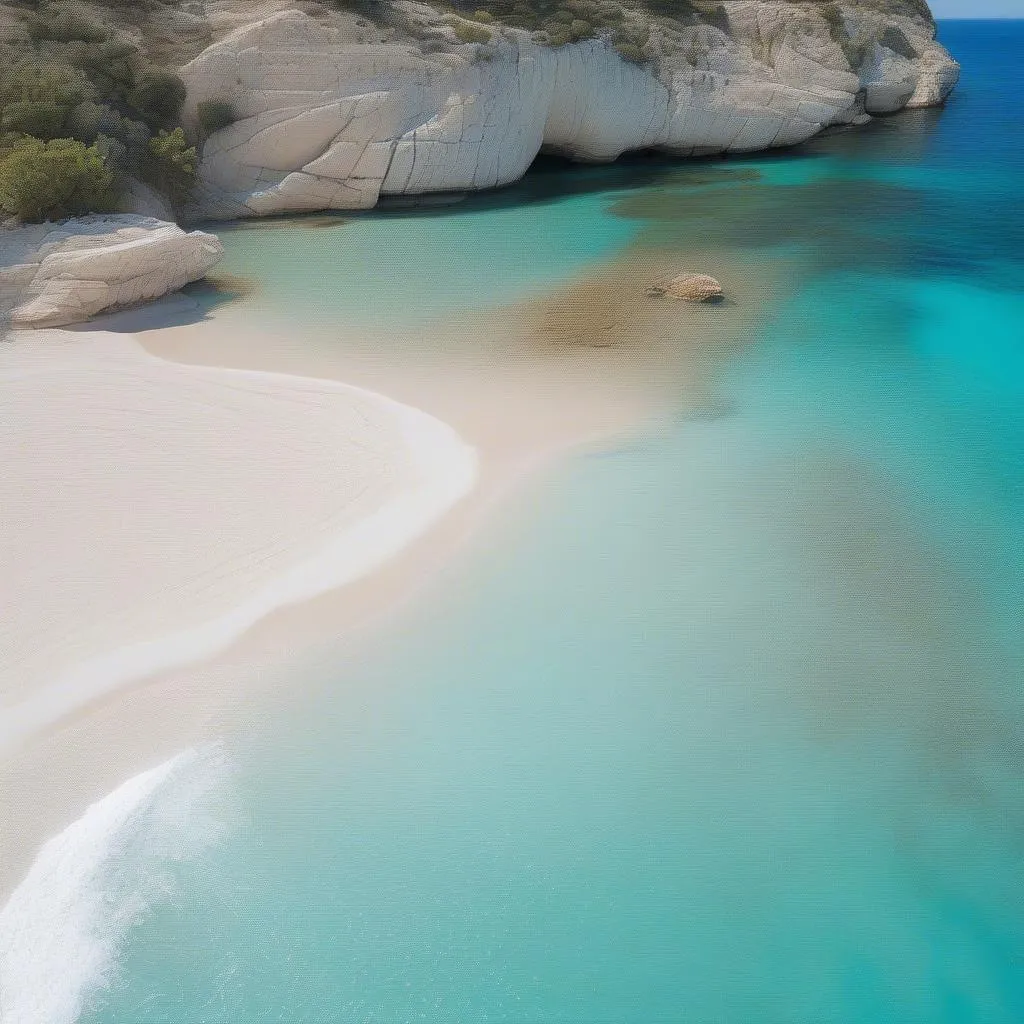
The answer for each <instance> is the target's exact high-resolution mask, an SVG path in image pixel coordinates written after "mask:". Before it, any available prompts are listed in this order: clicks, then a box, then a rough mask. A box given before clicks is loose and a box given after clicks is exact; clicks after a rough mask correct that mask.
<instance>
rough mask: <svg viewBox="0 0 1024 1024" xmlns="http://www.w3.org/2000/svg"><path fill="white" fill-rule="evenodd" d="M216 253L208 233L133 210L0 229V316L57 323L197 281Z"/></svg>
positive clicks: (18, 322) (32, 323) (23, 323)
mask: <svg viewBox="0 0 1024 1024" xmlns="http://www.w3.org/2000/svg"><path fill="white" fill-rule="evenodd" d="M223 253H224V249H223V247H222V246H221V243H220V241H219V240H218V239H217V237H216V236H214V235H209V234H206V233H205V232H202V231H192V232H188V233H186V232H185V231H183V230H182V229H181V228H179V227H178V226H177V225H176V224H169V223H167V222H166V221H161V220H155V219H153V218H151V217H140V216H137V215H133V214H122V215H110V216H104V215H93V216H89V217H83V218H81V219H80V220H69V221H65V222H63V223H61V224H34V225H31V226H29V227H22V228H16V229H14V230H5V231H0V316H2V317H3V318H4V319H7V320H9V322H10V324H11V325H12V326H15V327H58V326H62V325H66V324H72V323H78V322H80V321H82V320H87V319H88V318H89V317H91V316H94V315H95V314H97V313H100V312H102V311H104V310H108V309H113V308H117V307H120V306H130V305H134V304H136V303H140V302H146V301H148V300H150V299H156V298H159V297H160V296H162V295H166V294H168V293H169V292H173V291H177V290H178V289H179V288H181V287H183V286H184V285H186V284H188V283H189V282H190V281H197V280H198V279H199V278H201V277H203V276H204V275H205V274H206V272H207V271H208V270H209V269H210V268H211V267H212V266H214V264H216V263H217V262H218V260H220V258H221V257H222V255H223Z"/></svg>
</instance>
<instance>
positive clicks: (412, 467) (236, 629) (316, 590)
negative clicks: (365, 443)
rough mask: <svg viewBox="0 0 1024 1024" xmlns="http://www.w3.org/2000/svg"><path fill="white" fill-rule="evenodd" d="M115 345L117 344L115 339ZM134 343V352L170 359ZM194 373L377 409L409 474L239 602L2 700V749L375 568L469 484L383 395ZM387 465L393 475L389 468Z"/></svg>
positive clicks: (424, 428)
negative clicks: (390, 491)
mask: <svg viewBox="0 0 1024 1024" xmlns="http://www.w3.org/2000/svg"><path fill="white" fill-rule="evenodd" d="M57 334H58V335H59V334H60V332H57ZM103 338H104V335H103V334H102V332H87V333H77V334H76V336H75V339H76V340H75V344H76V345H80V346H87V345H89V344H90V343H91V342H99V341H101V340H102V339H103ZM47 340H48V339H47V338H46V337H45V336H44V337H42V338H41V337H38V336H33V337H29V338H26V339H24V340H23V341H15V342H14V343H13V344H14V345H15V346H20V347H21V348H22V350H23V349H24V347H25V346H31V347H34V346H37V345H45V344H46V341H47ZM117 344H118V345H119V346H120V339H118V341H117ZM132 344H134V341H133V342H132ZM137 347H138V357H139V358H141V359H146V360H149V361H152V362H154V363H156V362H160V363H164V364H165V365H166V366H168V367H169V366H171V365H172V364H169V363H166V361H165V360H159V359H158V357H155V356H152V355H147V354H145V353H144V352H143V350H142V349H141V346H137ZM125 355H126V357H127V358H128V359H130V360H131V359H134V358H135V354H134V353H131V354H129V353H128V352H127V351H126V352H125ZM14 358H15V360H16V358H17V354H15V356H14ZM10 363H11V358H10V354H9V358H8V360H7V363H6V365H0V373H2V371H3V370H5V369H6V370H7V372H8V380H9V382H10V380H11V378H12V376H16V375H17V374H18V373H19V371H18V369H17V368H15V369H14V371H13V374H12V373H11V366H10ZM43 372H44V373H45V372H46V371H43ZM172 372H179V373H180V370H179V371H172ZM191 372H192V375H193V376H197V377H198V378H200V379H205V380H212V381H215V382H216V383H217V384H221V385H223V386H225V387H228V388H232V389H235V390H237V389H241V388H245V387H246V386H247V385H252V386H254V387H255V388H257V389H259V391H260V392H264V391H274V392H277V393H287V394H288V395H289V400H292V401H294V400H301V397H302V395H301V394H300V392H302V391H309V392H314V393H317V394H323V393H325V392H327V393H333V396H334V397H336V398H337V399H338V400H339V401H341V402H342V404H344V402H343V400H344V399H349V400H352V401H355V402H357V403H360V404H366V405H375V406H376V407H377V409H378V410H380V412H382V413H384V414H385V415H386V416H389V417H390V418H391V420H392V424H391V425H392V426H393V427H394V429H395V432H396V434H397V435H398V438H399V440H400V443H401V444H402V445H403V446H404V448H405V454H406V455H407V456H408V462H409V465H408V467H407V470H406V479H405V480H404V481H402V483H401V485H400V486H398V487H397V488H396V489H395V493H394V494H387V495H385V496H383V500H381V501H380V503H379V504H378V505H377V507H375V508H372V509H370V510H368V511H367V512H366V513H365V514H363V515H362V516H360V517H358V518H357V519H356V521H355V522H353V523H351V524H349V525H346V526H345V527H344V528H343V529H341V530H340V531H339V532H338V533H337V534H335V535H334V536H333V537H331V538H330V539H329V540H327V542H326V543H325V544H324V545H323V546H322V547H317V548H315V549H313V550H312V551H311V552H309V553H308V554H307V555H305V556H303V555H301V554H300V556H299V557H298V559H297V560H295V561H291V560H289V561H288V563H287V564H284V565H282V566H280V568H279V570H278V571H276V572H274V573H273V574H271V575H270V576H269V578H267V579H266V580H264V581H261V582H260V583H258V584H257V585H256V586H255V587H253V588H251V589H250V590H249V592H248V593H243V594H239V595H238V598H237V601H234V598H228V605H227V607H226V608H225V609H224V610H223V611H221V612H220V613H219V614H214V615H213V616H212V617H210V618H206V619H204V620H202V621H200V622H197V623H196V624H194V625H186V626H184V627H183V628H178V629H173V628H172V629H170V630H169V631H168V632H165V633H162V634H160V635H157V636H152V637H145V636H142V637H139V636H126V637H124V639H123V640H122V641H121V642H120V643H118V644H117V645H116V646H114V647H113V648H110V649H107V650H102V651H100V652H99V653H96V654H93V655H91V656H86V657H85V659H84V660H82V661H79V662H77V663H75V664H73V665H72V666H71V667H69V668H68V669H67V670H65V671H64V672H62V673H61V674H60V675H59V676H58V677H57V679H56V681H54V682H52V683H48V684H45V685H44V686H42V687H41V688H35V689H34V690H33V692H32V693H31V694H29V695H28V697H27V698H26V699H24V700H22V701H20V702H18V703H15V704H13V705H11V704H8V706H6V707H5V708H4V716H3V723H2V725H0V751H4V752H6V753H10V752H12V751H13V750H16V748H17V745H18V744H19V742H21V741H22V740H24V739H25V738H26V737H28V736H30V735H31V734H32V733H34V732H36V731H38V730H40V729H44V728H46V727H48V726H52V725H55V724H57V723H58V722H59V721H60V719H61V718H63V717H64V716H66V715H68V714H72V713H74V712H75V711H76V710H78V709H79V708H81V707H83V706H85V705H87V704H89V703H91V702H92V701H94V700H97V699H101V698H103V697H104V696H106V695H107V694H108V693H111V692H113V691H115V690H116V689H118V688H119V687H122V686H132V685H137V684H139V683H140V682H142V681H144V680H145V679H146V678H148V677H150V676H153V675H157V674H160V673H162V672H167V671H172V670H174V669H177V668H183V667H186V666H188V665H192V664H195V663H196V662H198V661H201V660H204V659H206V658H209V657H213V656H215V655H216V654H217V653H218V652H220V651H221V650H223V649H224V648H225V647H227V646H229V645H230V644H232V643H233V642H234V641H236V640H237V639H238V638H239V637H240V636H242V635H243V634H244V633H245V632H247V631H248V630H249V629H250V628H251V627H252V626H254V625H255V624H256V623H257V622H259V621H260V620H261V619H263V618H264V617H265V616H266V615H268V614H270V613H272V612H273V611H274V610H275V609H277V608H280V607H284V606H286V605H289V604H295V603H299V602H302V601H305V600H308V599H310V598H312V597H315V596H316V595H317V594H320V593H323V592H324V591H326V590H330V589H333V588H335V587H341V586H345V585H346V584H348V583H350V582H352V581H353V580H355V579H358V578H359V577H361V576H363V575H366V574H367V573H369V572H372V571H373V569H374V568H375V567H376V566H378V565H379V564H380V563H382V562H383V561H385V560H387V559H388V558H390V557H392V556H393V555H395V554H397V553H398V552H399V551H400V550H401V549H402V548H403V547H404V546H405V545H406V544H408V543H409V542H410V541H411V540H412V539H414V538H415V537H416V536H417V535H419V534H420V533H422V532H423V531H424V530H426V529H428V528H429V527H430V525H431V524H432V523H433V522H434V521H435V520H436V519H438V518H439V517H440V516H441V515H443V514H444V512H445V511H447V509H448V508H449V507H450V506H451V505H453V504H455V503H456V502H457V501H459V500H460V499H462V498H463V497H465V495H466V494H468V493H469V491H470V490H471V489H472V487H473V485H474V481H475V478H476V455H475V453H474V452H473V451H472V449H470V448H469V447H468V446H466V445H465V444H464V443H463V442H462V440H461V439H460V438H458V436H457V435H456V434H455V432H454V431H452V430H451V429H450V428H448V427H447V426H446V425H445V424H443V423H441V422H440V421H438V420H436V419H434V418H433V417H430V416H427V415H426V414H424V413H422V412H420V411H419V410H418V409H414V408H412V407H410V406H406V405H403V404H401V403H399V402H395V401H393V400H392V399H389V398H387V397H386V396H384V395H380V394H377V393H374V392H370V391H366V390H364V389H360V388H354V387H352V386H350V385H347V384H342V383H340V382H334V381H326V380H321V379H317V378H312V377H305V378H304V377H296V376H285V375H280V374H270V373H265V372H262V371H257V370H240V369H220V368H218V369H211V370H204V369H195V370H193V371H191ZM162 383H168V384H171V385H173V382H162ZM186 397H187V396H186ZM126 425H128V424H126ZM16 443H17V441H16ZM355 468H357V467H353V469H355ZM388 469H390V470H391V471H392V472H394V469H395V467H386V470H388ZM366 486H370V485H369V484H367V485H366ZM258 542H259V538H258V537H254V539H253V541H252V542H251V543H258ZM143 555H144V558H145V559H150V558H151V557H154V556H155V557H156V558H159V555H160V552H159V551H157V550H154V551H148V552H144V553H143ZM188 582H190V581H186V582H185V584H180V585H187V584H188ZM233 601H234V603H232V602H233ZM5 689H6V688H5Z"/></svg>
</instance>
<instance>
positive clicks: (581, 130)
mask: <svg viewBox="0 0 1024 1024" xmlns="http://www.w3.org/2000/svg"><path fill="white" fill-rule="evenodd" d="M394 6H395V8H396V9H397V10H399V11H400V12H401V14H402V17H403V19H404V20H403V21H402V25H403V26H405V31H404V33H398V38H397V41H393V42H366V41H362V42H356V41H353V40H354V39H355V38H356V36H355V35H353V34H352V32H355V31H357V30H355V29H353V30H352V32H350V31H349V29H348V28H347V27H346V24H347V23H345V22H341V23H332V24H325V23H324V22H322V21H320V20H317V19H315V18H312V17H310V16H308V15H306V14H304V13H302V12H300V11H297V10H289V11H283V12H279V13H276V14H274V15H272V16H270V17H267V18H264V19H262V20H258V21H255V22H253V23H251V24H248V25H244V26H243V27H241V28H239V29H236V30H235V31H234V32H232V33H231V34H230V35H228V36H227V37H226V38H224V39H222V40H221V41H219V42H217V43H215V44H214V45H212V46H210V47H209V48H208V49H207V50H205V51H204V52H203V53H201V54H200V55H199V56H198V57H197V58H196V59H195V60H193V61H192V62H191V63H189V64H188V65H186V66H185V68H184V69H183V70H182V77H183V78H184V79H185V81H186V84H187V86H188V90H189V97H188V101H187V108H186V116H187V117H188V118H189V119H190V120H191V121H192V122H193V124H197V123H198V111H199V109H200V104H202V103H207V102H211V101H212V102H217V103H221V104H230V106H231V108H232V110H233V112H234V115H235V117H236V121H235V122H234V123H233V124H231V125H229V126H228V127H226V128H223V129H221V130H219V131H216V132H215V133H214V134H213V135H212V136H211V137H210V138H208V139H207V140H206V142H205V146H204V148H203V152H202V162H201V166H200V187H199V189H198V190H197V208H196V210H195V211H194V212H195V213H198V214H205V215H210V216H223V217H232V216H251V215H265V214H274V213H284V212H291V211H303V210H324V209H358V208H366V207H371V206H373V205H375V204H376V203H377V201H378V199H379V198H380V197H381V196H388V195H396V194H410V193H412V194H415V193H426V192H439V191H462V190H469V189H485V188H494V187H496V186H500V185H504V184H508V183H509V182H512V181H515V180H516V179H517V178H519V177H520V176H521V175H522V174H523V173H524V172H525V171H526V169H527V167H529V165H530V163H531V162H532V161H533V159H534V158H535V156H536V155H537V153H538V152H540V150H541V149H542V148H543V149H546V150H552V151H555V152H559V153H563V154H566V155H568V156H569V157H571V158H574V159H578V160H586V161H609V160H614V159H615V158H616V157H618V156H619V155H621V154H622V153H624V152H626V151H628V150H637V149H658V150H664V151H667V152H671V153H676V154H680V155H705V154H715V153H742V152H749V151H753V150H761V149H767V148H770V147H774V146H789V145H793V144H796V143H799V142H801V141H803V140H805V139H808V138H810V137H811V136H813V135H815V134H816V133H818V132H820V131H821V130H822V129H824V128H826V127H828V126H830V125H836V124H848V123H857V122H859V121H861V120H864V119H866V118H867V117H868V116H870V115H872V114H884V113H891V112H893V111H896V110H899V109H902V108H904V107H913V106H925V105H931V104H935V103H940V102H942V101H943V100H944V99H945V97H946V95H947V94H948V92H949V91H950V89H952V87H953V85H954V84H955V82H956V79H957V76H958V73H959V67H958V65H957V64H956V63H955V62H954V61H953V60H952V59H951V58H950V56H949V55H948V54H947V53H946V51H945V50H944V49H943V48H942V46H941V45H940V44H939V43H938V42H936V41H935V39H934V25H933V23H932V22H931V21H930V19H926V18H923V17H913V16H910V15H906V14H904V15H882V14H879V13H878V11H877V10H876V9H875V8H874V7H867V6H864V7H862V6H861V5H858V4H854V3H848V4H844V5H841V6H837V5H835V4H832V5H829V7H830V8H831V12H832V13H831V15H830V17H831V18H832V21H831V22H830V21H829V20H827V18H826V15H825V14H824V13H823V9H822V8H821V6H820V5H814V4H804V5H799V4H791V3H785V4H781V3H766V2H761V0H743V2H728V3H727V4H725V5H724V6H725V9H726V10H727V11H728V32H726V31H723V30H722V29H720V28H716V27H714V26H712V25H707V24H697V25H691V26H689V27H687V26H682V25H679V24H678V23H676V25H677V28H672V27H671V26H670V25H661V23H658V24H654V25H653V27H651V28H649V29H648V31H649V35H648V42H647V44H646V46H647V51H646V52H647V55H648V59H647V61H646V62H645V63H632V62H628V61H626V60H624V59H623V57H622V56H621V55H620V54H619V53H618V52H617V51H616V50H615V49H614V47H613V46H612V45H611V42H610V41H609V40H606V39H603V38H593V39H588V40H586V41H583V42H578V43H570V44H568V45H563V46H559V47H552V46H548V45H545V44H544V43H543V42H538V41H536V39H535V37H533V36H531V34H530V33H528V32H525V31H522V30H517V29H513V28H508V27H502V26H492V27H490V28H488V29H487V32H489V33H490V38H489V41H488V42H487V43H477V42H472V43H460V42H459V39H460V38H462V37H464V36H465V35H466V33H465V32H463V33H461V34H460V33H459V32H458V31H457V29H458V28H459V26H460V25H461V24H469V23H468V22H467V23H463V22H462V21H461V20H460V19H458V18H456V17H453V16H447V17H446V18H443V17H442V16H441V15H440V14H438V12H437V11H435V10H434V9H433V8H431V7H428V6H425V5H420V4H411V3H400V4H396V5H394ZM836 12H838V14H837V13H836ZM837 16H838V17H841V19H842V22H841V24H840V25H838V27H837V24H836V22H835V18H836V17H837ZM357 23H358V22H357ZM363 24H365V22H364V23H363Z"/></svg>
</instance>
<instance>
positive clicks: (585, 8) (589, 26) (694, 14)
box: [457, 0, 728, 63]
mask: <svg viewBox="0 0 1024 1024" xmlns="http://www.w3.org/2000/svg"><path fill="white" fill-rule="evenodd" d="M457 6H459V7H461V8H463V9H466V13H465V16H466V17H471V18H473V20H475V21H477V22H480V23H481V24H487V25H489V24H493V23H494V22H500V23H502V24H505V25H510V26H512V27H514V28H521V29H526V30H527V31H530V32H533V33H535V34H536V38H537V39H538V40H539V41H543V42H545V43H547V44H548V45H550V46H564V45H566V44H567V43H573V42H579V41H580V40H583V39H591V38H593V37H594V36H604V37H605V38H607V39H610V41H611V43H612V45H613V46H615V48H616V49H617V50H618V51H619V53H620V54H621V55H622V57H623V58H624V59H626V60H629V61H633V62H634V63H643V62H644V61H645V60H646V59H647V57H646V54H645V52H644V46H645V45H646V43H647V39H648V35H649V25H648V24H647V23H646V22H645V21H643V20H642V19H637V18H635V17H634V18H629V17H627V15H626V11H625V10H624V8H623V6H622V4H621V3H618V2H617V0H489V2H488V3H486V4H484V5H481V4H480V0H467V2H466V3H462V4H457ZM470 6H475V7H476V9H475V10H473V11H472V13H470V12H469V10H468V8H469V7H470ZM630 7H631V8H632V9H633V10H646V11H647V12H648V13H650V14H653V15H656V16H660V17H671V18H672V19H673V20H675V21H679V22H683V23H686V24H698V23H700V24H711V25H716V26H717V27H719V28H722V29H725V28H727V27H728V17H727V15H726V13H725V8H724V7H723V5H722V4H721V3H719V2H717V0H638V2H637V3H635V4H632V5H630Z"/></svg>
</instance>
